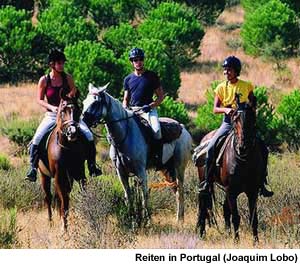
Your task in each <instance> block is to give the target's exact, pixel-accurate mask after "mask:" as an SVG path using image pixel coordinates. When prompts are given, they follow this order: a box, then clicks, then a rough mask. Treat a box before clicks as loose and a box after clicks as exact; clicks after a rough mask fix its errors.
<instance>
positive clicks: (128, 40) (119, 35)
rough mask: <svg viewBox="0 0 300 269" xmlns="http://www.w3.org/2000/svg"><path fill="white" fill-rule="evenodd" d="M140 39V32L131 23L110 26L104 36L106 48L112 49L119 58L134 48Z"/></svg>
mask: <svg viewBox="0 0 300 269" xmlns="http://www.w3.org/2000/svg"><path fill="white" fill-rule="evenodd" d="M137 40H138V33H137V31H136V29H135V28H133V27H132V25H130V24H129V23H121V24H119V25H118V26H113V27H110V28H108V29H107V30H106V31H105V32H104V34H103V37H102V41H103V43H104V45H105V47H106V48H108V49H111V50H112V51H113V52H114V54H115V55H116V57H117V58H119V57H120V56H122V54H124V53H127V55H128V52H129V50H130V49H131V48H133V47H134V46H135V44H136V41H137Z"/></svg>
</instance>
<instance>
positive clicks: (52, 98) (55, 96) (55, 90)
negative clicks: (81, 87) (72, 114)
mask: <svg viewBox="0 0 300 269" xmlns="http://www.w3.org/2000/svg"><path fill="white" fill-rule="evenodd" d="M62 81H63V83H62V85H61V86H52V85H51V78H50V75H49V74H48V75H47V77H46V89H45V94H46V98H47V101H48V103H49V104H50V105H53V106H59V104H60V99H61V98H60V92H61V90H63V89H66V90H67V92H69V91H70V89H69V86H68V81H67V77H66V74H65V73H62ZM49 111H50V110H49Z"/></svg>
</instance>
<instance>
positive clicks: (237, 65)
mask: <svg viewBox="0 0 300 269" xmlns="http://www.w3.org/2000/svg"><path fill="white" fill-rule="evenodd" d="M222 67H223V68H224V67H229V68H232V69H233V70H234V71H235V72H236V74H237V75H238V76H239V75H240V73H241V69H242V64H241V61H240V59H239V58H237V57H235V56H229V57H227V58H226V59H225V60H224V62H223V64H222Z"/></svg>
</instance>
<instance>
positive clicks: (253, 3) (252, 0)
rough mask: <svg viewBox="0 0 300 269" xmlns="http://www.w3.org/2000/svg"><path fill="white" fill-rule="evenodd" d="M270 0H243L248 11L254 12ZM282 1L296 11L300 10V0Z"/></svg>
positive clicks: (243, 4) (281, 0)
mask: <svg viewBox="0 0 300 269" xmlns="http://www.w3.org/2000/svg"><path fill="white" fill-rule="evenodd" d="M269 1H270V0H264V1H261V0H241V3H242V6H243V8H244V9H245V10H246V13H249V14H250V13H252V12H254V11H255V10H256V9H258V8H259V7H260V6H262V5H265V4H267V3H268V2H269ZM280 2H281V3H283V4H287V5H288V6H289V8H291V9H293V10H294V11H295V12H299V11H300V2H299V0H280Z"/></svg>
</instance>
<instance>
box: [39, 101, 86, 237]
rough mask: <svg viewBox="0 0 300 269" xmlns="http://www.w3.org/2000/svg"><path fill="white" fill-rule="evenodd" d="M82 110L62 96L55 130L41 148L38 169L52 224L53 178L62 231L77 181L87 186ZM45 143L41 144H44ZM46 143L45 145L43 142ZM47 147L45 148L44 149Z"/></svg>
mask: <svg viewBox="0 0 300 269" xmlns="http://www.w3.org/2000/svg"><path fill="white" fill-rule="evenodd" d="M80 112H81V111H80V109H79V106H78V104H77V100H76V99H73V98H72V99H71V98H68V97H67V96H64V97H62V99H61V102H60V105H59V109H58V113H57V118H56V127H55V128H54V130H53V131H52V132H51V133H50V135H49V138H48V142H47V143H46V146H44V149H42V150H41V149H40V153H41V154H40V156H41V158H40V162H39V170H40V172H41V184H42V188H43V190H44V192H45V194H46V197H45V202H46V204H47V207H48V217H49V221H50V222H51V220H52V211H51V201H52V194H51V178H54V189H55V197H56V199H57V207H58V210H59V213H60V217H61V218H62V220H63V223H62V224H63V230H64V231H66V230H67V217H68V211H69V200H70V192H71V190H72V186H73V181H74V179H75V180H77V181H79V182H80V183H82V184H84V182H85V178H86V177H85V172H84V161H85V159H86V156H85V154H83V153H84V152H86V150H85V144H86V143H85V139H84V137H83V136H82V134H81V132H80V130H79V117H80ZM41 144H42V143H41ZM44 144H45V143H44ZM45 147H46V148H45Z"/></svg>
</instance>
